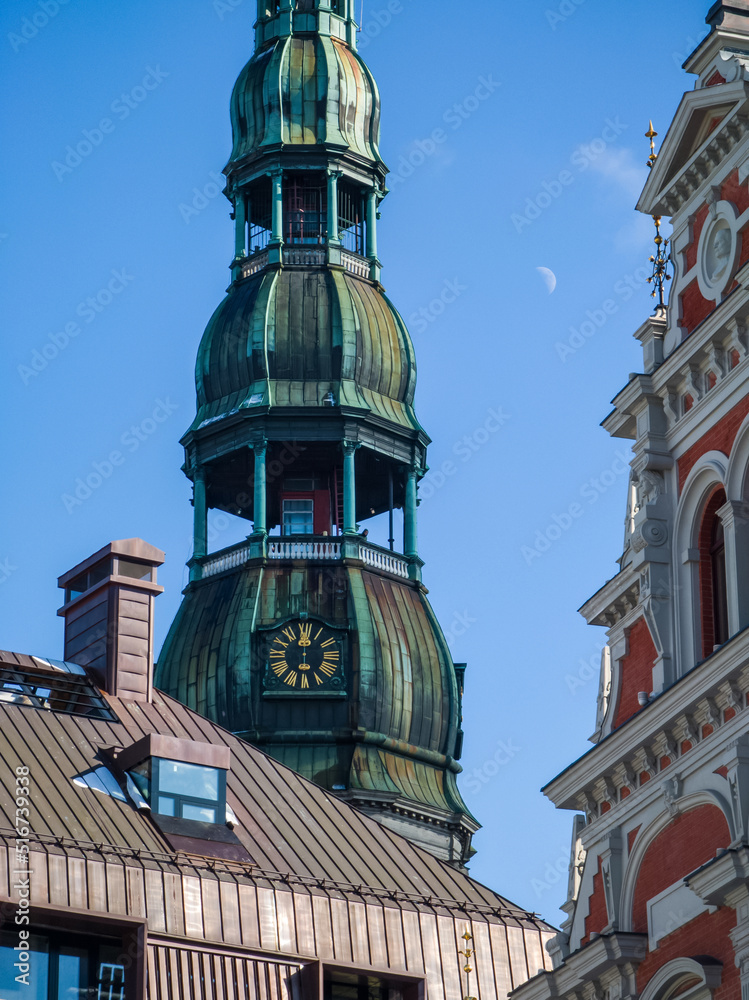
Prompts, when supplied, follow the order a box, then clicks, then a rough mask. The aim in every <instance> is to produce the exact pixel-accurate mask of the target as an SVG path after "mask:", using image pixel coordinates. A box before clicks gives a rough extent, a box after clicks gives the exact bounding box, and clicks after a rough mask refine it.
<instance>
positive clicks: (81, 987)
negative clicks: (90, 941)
mask: <svg viewBox="0 0 749 1000" xmlns="http://www.w3.org/2000/svg"><path fill="white" fill-rule="evenodd" d="M57 962H58V965H57V998H56V1000H87V998H88V952H87V951H85V950H84V949H83V948H73V947H71V946H70V945H64V946H63V947H61V948H60V956H59V958H58V960H57Z"/></svg>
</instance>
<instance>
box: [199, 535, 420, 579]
mask: <svg viewBox="0 0 749 1000" xmlns="http://www.w3.org/2000/svg"><path fill="white" fill-rule="evenodd" d="M341 557H342V547H341V542H340V541H339V540H336V539H331V538H292V537H289V538H278V537H276V538H269V539H268V559H317V560H321V561H325V562H335V561H337V560H339V559H341ZM249 558H250V546H249V543H243V544H241V545H236V546H234V547H233V548H231V549H225V550H224V551H223V552H216V553H215V554H214V555H210V556H206V558H205V559H204V560H203V563H202V567H203V572H202V578H203V579H204V580H205V579H207V578H208V577H211V576H217V575H218V574H219V573H227V572H228V571H229V570H232V569H238V568H239V567H240V566H243V565H244V564H245V563H246V562H247V560H248V559H249ZM359 558H360V559H361V561H362V562H363V563H364V564H365V565H366V566H370V567H372V569H376V570H379V571H380V572H381V573H389V574H390V575H391V576H399V577H401V579H403V580H407V579H408V561H407V560H406V559H404V558H403V557H402V556H399V555H396V554H395V553H393V552H388V551H387V550H386V549H380V548H378V547H376V546H372V545H367V544H366V543H364V542H360V543H359Z"/></svg>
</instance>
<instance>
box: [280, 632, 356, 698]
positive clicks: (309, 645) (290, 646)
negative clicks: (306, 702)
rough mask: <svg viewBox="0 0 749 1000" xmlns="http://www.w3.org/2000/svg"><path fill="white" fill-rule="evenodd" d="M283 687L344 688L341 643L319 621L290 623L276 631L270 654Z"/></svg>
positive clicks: (301, 689)
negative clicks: (342, 683)
mask: <svg viewBox="0 0 749 1000" xmlns="http://www.w3.org/2000/svg"><path fill="white" fill-rule="evenodd" d="M268 657H269V665H270V670H271V673H272V674H273V675H275V677H276V678H277V681H276V683H277V684H278V685H279V687H281V686H283V685H285V686H286V687H287V688H289V690H292V691H321V690H323V689H325V688H328V687H331V688H340V687H341V643H340V640H339V639H338V637H337V636H336V635H335V633H334V632H332V631H331V630H330V629H329V628H327V626H325V625H321V624H320V623H319V622H309V621H305V622H290V623H289V624H288V625H285V626H284V627H283V628H282V629H280V630H279V631H278V632H276V633H274V634H273V637H272V638H271V641H270V652H269V654H268Z"/></svg>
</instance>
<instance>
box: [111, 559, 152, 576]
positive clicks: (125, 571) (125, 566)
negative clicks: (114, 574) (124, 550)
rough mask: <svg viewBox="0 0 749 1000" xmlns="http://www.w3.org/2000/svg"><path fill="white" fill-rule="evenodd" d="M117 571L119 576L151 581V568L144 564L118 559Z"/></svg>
mask: <svg viewBox="0 0 749 1000" xmlns="http://www.w3.org/2000/svg"><path fill="white" fill-rule="evenodd" d="M117 570H118V575H119V576H129V577H131V578H132V579H133V580H150V579H151V572H152V571H151V567H150V566H144V565H143V563H137V562H131V561H130V560H129V559H118V560H117Z"/></svg>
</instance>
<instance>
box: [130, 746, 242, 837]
mask: <svg viewBox="0 0 749 1000" xmlns="http://www.w3.org/2000/svg"><path fill="white" fill-rule="evenodd" d="M129 773H130V776H131V777H132V779H133V781H134V782H135V784H136V785H137V786H138V789H139V791H140V792H141V794H142V795H143V797H144V799H145V800H146V801H147V802H148V804H149V805H150V807H151V810H152V812H154V813H158V814H159V815H160V816H174V817H176V818H177V819H192V820H197V821H198V822H199V823H225V822H226V771H225V770H223V769H222V768H218V767H206V766H204V765H201V764H188V763H185V762H184V761H180V760H168V759H165V758H163V757H152V758H149V759H148V760H146V761H143V762H142V763H141V764H139V765H138V766H137V767H134V768H132V769H131V771H130V772H129Z"/></svg>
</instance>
